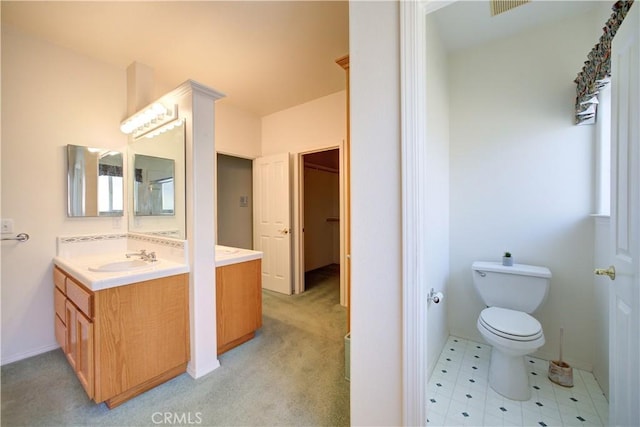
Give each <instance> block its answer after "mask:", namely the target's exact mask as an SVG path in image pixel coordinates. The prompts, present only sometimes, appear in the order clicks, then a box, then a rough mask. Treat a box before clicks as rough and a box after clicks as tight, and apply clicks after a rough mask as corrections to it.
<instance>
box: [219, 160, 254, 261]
mask: <svg viewBox="0 0 640 427" xmlns="http://www.w3.org/2000/svg"><path fill="white" fill-rule="evenodd" d="M216 159H217V168H216V187H217V203H216V209H217V214H216V218H217V234H216V236H217V240H218V241H217V244H218V245H222V246H231V247H234V248H243V249H253V202H252V200H253V161H252V160H250V159H243V158H240V157H234V156H229V155H226V154H220V153H218V154H217V156H216Z"/></svg>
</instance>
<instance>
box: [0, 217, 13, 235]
mask: <svg viewBox="0 0 640 427" xmlns="http://www.w3.org/2000/svg"><path fill="white" fill-rule="evenodd" d="M2 232H3V233H13V220H12V219H10V218H7V219H4V218H3V219H2Z"/></svg>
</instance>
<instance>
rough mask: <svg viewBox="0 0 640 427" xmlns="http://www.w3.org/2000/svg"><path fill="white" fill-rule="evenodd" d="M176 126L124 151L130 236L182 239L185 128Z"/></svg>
mask: <svg viewBox="0 0 640 427" xmlns="http://www.w3.org/2000/svg"><path fill="white" fill-rule="evenodd" d="M178 123H179V125H178V126H174V127H173V128H172V129H170V130H167V131H166V132H163V133H160V134H159V135H155V136H153V137H151V138H148V137H142V138H139V139H136V140H134V141H132V142H131V143H130V144H129V146H128V148H127V152H128V154H127V159H128V164H129V165H130V166H129V168H128V171H129V177H128V178H127V191H128V193H127V194H128V199H129V201H130V202H129V203H130V208H129V231H131V232H136V233H144V234H152V235H157V236H165V237H173V238H178V239H185V238H186V220H185V218H186V202H185V188H186V187H185V185H186V184H185V180H186V179H185V177H186V175H185V126H184V123H183V122H182V121H180V122H178Z"/></svg>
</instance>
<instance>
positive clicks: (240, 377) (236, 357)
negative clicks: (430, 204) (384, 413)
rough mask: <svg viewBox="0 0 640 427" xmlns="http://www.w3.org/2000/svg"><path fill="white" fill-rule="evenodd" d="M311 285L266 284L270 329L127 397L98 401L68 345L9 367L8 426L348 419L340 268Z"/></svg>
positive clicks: (313, 277) (317, 273) (5, 375)
mask: <svg viewBox="0 0 640 427" xmlns="http://www.w3.org/2000/svg"><path fill="white" fill-rule="evenodd" d="M306 283H307V292H305V293H303V294H299V295H294V296H286V295H281V294H277V293H273V292H269V291H263V327H262V328H261V329H260V330H259V331H258V333H257V335H256V337H255V338H254V339H253V340H251V341H249V342H247V343H245V344H243V345H241V346H239V347H237V348H235V349H233V350H231V351H229V352H227V353H225V354H223V355H221V356H220V358H219V359H220V363H221V367H220V368H218V369H216V370H215V371H213V372H212V373H210V374H208V375H206V376H205V377H203V378H199V379H197V380H194V379H193V378H191V377H190V376H189V375H187V374H183V375H181V376H179V377H177V378H174V379H173V380H171V381H169V382H167V383H165V384H162V385H160V386H158V387H156V388H154V389H153V390H150V391H148V392H146V393H144V394H142V395H140V396H138V397H136V398H134V399H132V400H130V401H129V402H126V403H125V404H123V405H121V406H119V407H117V408H114V409H113V410H109V409H107V407H106V406H105V405H104V404H95V403H94V402H92V401H90V400H89V399H88V398H87V396H86V394H85V393H84V390H83V389H82V387H81V386H80V383H79V382H78V380H77V378H76V377H75V374H74V373H73V371H72V370H71V368H70V366H69V365H68V363H67V361H66V359H65V357H64V355H63V354H62V351H61V350H55V351H51V352H48V353H44V354H41V355H38V356H35V357H32V358H29V359H26V360H22V361H19V362H15V363H12V364H9V365H5V366H3V367H2V370H1V375H2V381H1V382H2V393H1V401H2V412H1V413H0V417H1V425H3V426H37V425H39V426H62V425H65V426H66V425H83V426H96V425H106V426H146V425H202V426H232V425H238V426H342V425H349V382H348V381H346V380H345V378H344V369H345V365H344V335H345V333H346V309H345V308H344V307H342V306H340V298H339V278H338V267H337V266H328V267H325V268H322V269H318V270H314V271H313V272H310V273H308V274H307V278H306Z"/></svg>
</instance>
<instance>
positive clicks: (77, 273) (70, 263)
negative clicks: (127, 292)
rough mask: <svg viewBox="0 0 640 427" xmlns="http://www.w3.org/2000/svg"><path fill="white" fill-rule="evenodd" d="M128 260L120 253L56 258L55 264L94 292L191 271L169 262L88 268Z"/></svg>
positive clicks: (160, 261) (184, 265)
mask: <svg viewBox="0 0 640 427" xmlns="http://www.w3.org/2000/svg"><path fill="white" fill-rule="evenodd" d="M125 260H127V259H126V258H125V257H124V256H123V255H122V253H121V252H119V253H112V254H101V255H92V256H84V257H73V258H65V257H60V256H56V257H55V258H54V259H53V262H54V264H55V265H57V266H58V267H60V268H61V269H63V270H64V271H66V272H67V273H69V274H70V275H72V276H73V277H74V279H76V280H77V281H79V282H80V283H82V284H83V285H84V286H86V287H87V288H88V289H91V290H92V291H99V290H102V289H108V288H113V287H115V286H122V285H129V284H132V283H137V282H142V281H145V280H153V279H159V278H161V277H168V276H174V275H176V274H183V273H188V272H189V265H188V264H184V263H179V262H175V261H169V260H166V259H162V258H160V259H158V261H156V262H153V263H149V266H148V267H143V268H140V269H136V270H132V271H118V272H98V271H91V270H89V268H92V267H97V266H99V265H102V264H106V263H109V262H113V261H125Z"/></svg>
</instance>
